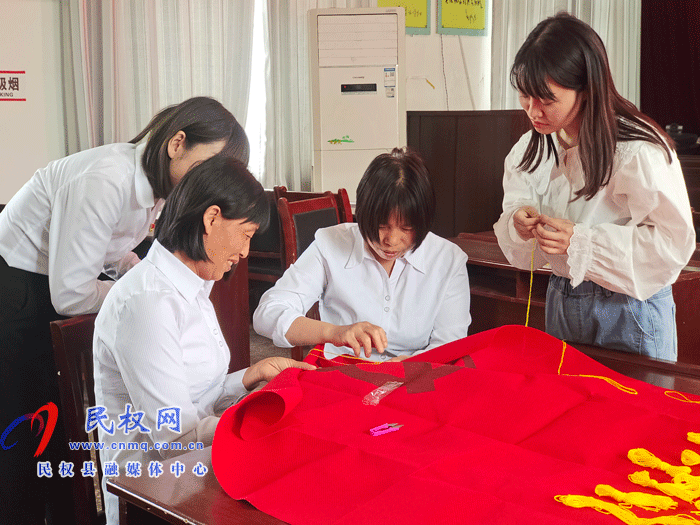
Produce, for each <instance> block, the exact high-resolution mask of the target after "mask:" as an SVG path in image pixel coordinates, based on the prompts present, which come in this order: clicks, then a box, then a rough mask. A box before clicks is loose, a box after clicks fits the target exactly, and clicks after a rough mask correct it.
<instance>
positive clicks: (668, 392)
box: [664, 390, 700, 443]
mask: <svg viewBox="0 0 700 525" xmlns="http://www.w3.org/2000/svg"><path fill="white" fill-rule="evenodd" d="M664 394H665V395H666V396H668V397H670V398H671V399H675V400H676V401H683V402H684V403H698V404H700V401H695V400H693V399H690V398H689V397H688V396H686V395H685V394H684V393H683V392H676V391H675V390H666V392H664ZM689 433H690V432H689ZM696 443H697V442H696Z"/></svg>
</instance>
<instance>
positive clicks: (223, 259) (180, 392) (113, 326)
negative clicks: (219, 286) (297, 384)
mask: <svg viewBox="0 0 700 525" xmlns="http://www.w3.org/2000/svg"><path fill="white" fill-rule="evenodd" d="M268 221H269V206H268V202H267V199H266V198H265V194H264V190H263V188H262V186H261V185H260V183H259V182H258V181H256V180H255V178H254V177H253V176H252V175H251V174H250V173H249V172H248V170H247V169H246V168H245V166H244V165H243V164H242V163H241V162H239V161H237V160H235V159H232V158H225V157H222V156H216V157H213V158H211V159H209V160H207V161H205V162H203V163H201V164H199V165H198V166H196V167H194V168H192V170H191V171H190V172H189V173H188V174H187V175H186V176H185V177H184V179H183V180H182V182H181V183H180V184H179V185H178V186H177V187H176V188H175V190H173V192H172V193H171V194H170V196H169V197H168V199H167V201H166V203H165V207H164V208H163V212H162V214H161V216H160V219H159V220H158V223H157V226H156V231H155V236H156V240H155V241H154V243H153V246H151V249H150V250H149V252H148V255H147V256H146V258H145V259H144V260H143V261H142V262H141V263H139V264H137V265H136V266H135V267H134V268H133V269H132V270H130V271H129V272H128V273H127V274H126V275H125V276H124V277H122V278H121V279H120V280H119V281H117V283H116V284H115V285H114V286H113V287H112V289H111V290H110V291H109V293H108V294H107V297H106V299H105V301H104V304H103V305H102V309H101V310H100V313H99V315H98V316H97V319H96V320H95V336H94V365H95V368H94V370H95V371H94V374H95V400H96V403H97V405H100V406H104V407H105V408H106V414H105V415H106V416H107V417H108V420H107V421H108V422H107V425H106V426H107V427H108V428H109V424H110V423H109V422H112V424H115V425H116V424H118V422H119V421H120V419H119V416H120V415H122V414H126V413H128V412H130V413H132V414H133V413H142V416H143V417H142V419H140V422H141V423H142V424H143V426H144V427H145V428H147V429H149V431H150V432H148V433H141V431H139V430H132V431H131V432H129V433H125V432H124V431H123V429H115V431H114V432H112V433H109V432H107V431H105V429H104V428H102V427H101V426H99V427H98V432H99V438H100V441H101V442H102V443H104V448H103V449H101V451H100V457H101V460H102V462H103V466H104V463H105V462H107V461H115V462H117V464H118V465H119V466H120V468H122V469H123V468H124V466H125V465H126V462H127V461H129V460H133V461H139V462H140V464H141V468H142V469H144V470H145V469H147V468H148V465H149V462H150V461H151V460H159V459H161V458H163V457H168V456H169V455H172V451H171V450H161V451H158V450H152V448H153V445H154V444H156V443H165V442H168V443H174V442H179V443H181V444H182V445H183V449H182V450H187V446H188V445H189V444H190V443H194V442H199V443H203V444H204V445H205V446H206V445H210V444H211V442H212V439H213V437H214V430H215V429H216V424H217V422H218V420H219V418H218V415H220V414H221V413H222V412H223V411H224V410H225V409H226V408H228V407H229V406H230V405H232V404H233V403H235V402H236V401H237V400H238V399H240V398H241V397H242V396H244V395H245V394H246V393H247V392H248V391H249V390H250V389H252V388H254V387H255V386H256V384H258V383H260V382H261V381H269V380H270V379H272V378H274V377H275V376H276V375H277V374H278V373H279V372H280V371H282V370H283V369H285V368H288V367H298V368H304V369H307V370H309V369H313V368H314V367H313V366H311V365H308V364H306V363H299V362H297V361H293V360H291V359H288V358H284V357H272V358H267V359H264V360H262V361H259V362H258V363H256V364H254V365H253V366H251V367H250V368H247V369H245V370H239V371H238V372H234V373H232V374H228V364H229V360H230V353H229V349H228V347H227V345H226V342H225V341H224V338H223V335H222V333H221V328H220V327H219V323H218V321H217V318H216V312H215V311H214V306H213V305H212V303H211V301H210V300H209V293H210V291H211V288H212V285H213V281H216V280H219V279H221V278H222V277H223V275H224V274H225V273H226V272H228V271H229V270H231V268H232V267H233V266H235V265H236V264H237V263H238V261H239V259H240V258H242V257H246V256H247V255H248V248H249V245H250V238H251V237H252V236H253V234H255V232H256V231H257V230H258V228H259V227H261V226H262V227H266V226H267V223H268ZM127 405H130V408H127ZM171 407H175V408H177V409H179V426H180V431H179V432H173V430H172V428H171V426H170V425H168V426H162V427H161V428H160V429H159V428H158V427H159V425H158V423H159V422H158V420H157V418H158V415H159V411H160V410H161V409H164V408H171ZM134 421H136V420H134ZM134 421H131V422H130V423H132V424H133V423H134ZM116 443H119V444H120V447H121V444H122V443H124V444H130V445H132V446H133V445H135V446H136V447H137V450H136V451H133V450H119V451H117V450H112V449H111V446H112V444H116ZM142 445H145V446H144V447H143V448H146V449H150V450H149V451H148V452H145V453H144V452H140V451H139V450H138V447H140V446H142ZM175 453H177V452H175ZM103 488H104V486H103ZM104 494H105V496H106V497H105V500H106V510H107V516H108V520H107V522H108V523H115V524H116V523H117V514H118V513H117V511H118V505H117V501H116V497H115V496H112V495H110V494H108V493H107V492H104Z"/></svg>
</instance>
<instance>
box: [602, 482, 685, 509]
mask: <svg viewBox="0 0 700 525" xmlns="http://www.w3.org/2000/svg"><path fill="white" fill-rule="evenodd" d="M595 493H596V495H597V496H601V497H608V498H612V499H614V500H615V501H617V502H619V503H620V506H621V507H624V508H630V507H639V508H640V509H644V510H648V511H651V512H659V511H660V510H672V509H675V508H676V507H677V506H678V503H677V502H676V501H674V500H673V498H669V497H668V496H661V495H659V494H647V493H646V492H621V491H619V490H617V489H615V488H613V487H611V486H610V485H598V486H597V487H596V488H595Z"/></svg>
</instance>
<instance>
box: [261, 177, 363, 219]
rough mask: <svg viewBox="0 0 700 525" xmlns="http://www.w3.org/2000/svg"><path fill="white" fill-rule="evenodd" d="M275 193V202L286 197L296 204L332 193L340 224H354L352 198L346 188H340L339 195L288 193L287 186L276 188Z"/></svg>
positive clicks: (307, 192)
mask: <svg viewBox="0 0 700 525" xmlns="http://www.w3.org/2000/svg"><path fill="white" fill-rule="evenodd" d="M273 191H274V192H275V200H276V201H277V202H279V200H280V199H281V198H282V197H284V198H285V199H287V201H289V202H296V201H301V200H306V199H315V198H318V197H322V196H323V195H327V194H328V193H330V194H331V195H333V197H334V198H335V202H336V205H337V206H338V218H339V219H340V222H353V220H352V207H351V206H350V197H348V192H347V191H346V190H345V188H340V189H339V190H338V193H333V192H328V191H326V192H323V193H320V192H313V191H288V190H287V188H286V187H285V186H275V187H274V188H273Z"/></svg>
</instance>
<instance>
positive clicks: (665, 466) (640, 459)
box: [627, 448, 691, 478]
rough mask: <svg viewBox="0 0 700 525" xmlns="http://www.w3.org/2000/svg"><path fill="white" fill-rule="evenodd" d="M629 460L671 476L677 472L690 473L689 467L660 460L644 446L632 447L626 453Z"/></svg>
mask: <svg viewBox="0 0 700 525" xmlns="http://www.w3.org/2000/svg"><path fill="white" fill-rule="evenodd" d="M627 457H628V458H629V460H630V461H631V462H632V463H634V464H635V465H639V466H640V467H646V468H653V469H656V470H660V471H661V472H665V473H666V474H668V475H669V476H671V477H672V478H673V477H675V476H677V475H678V474H690V472H691V468H690V467H687V466H682V467H680V466H675V465H671V464H669V463H666V462H665V461H661V460H660V459H659V458H657V457H656V456H655V455H654V454H652V453H651V452H649V451H648V450H646V449H644V448H633V449H632V450H630V451H629V452H628V453H627Z"/></svg>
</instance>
